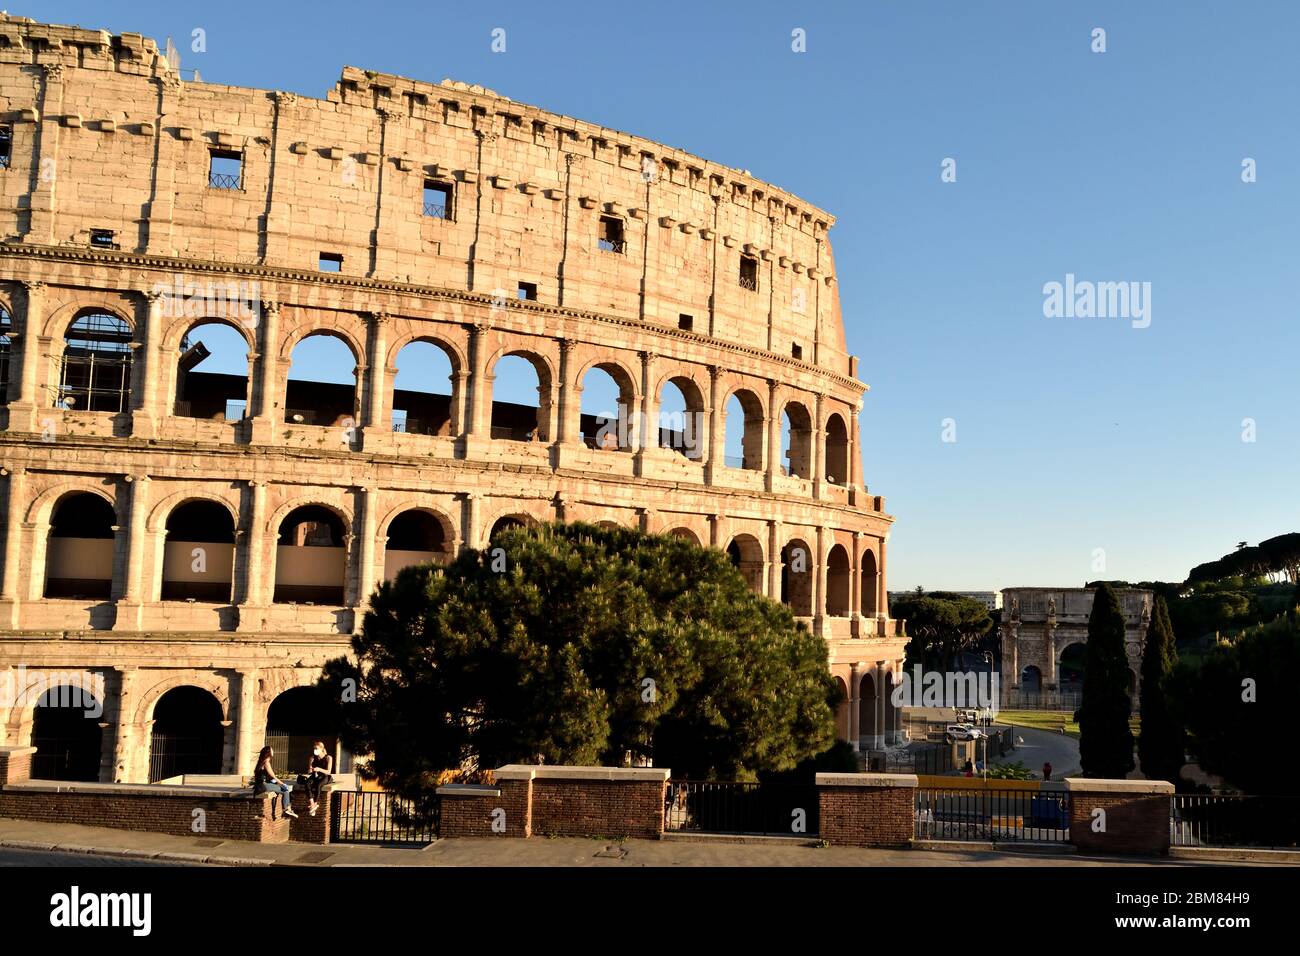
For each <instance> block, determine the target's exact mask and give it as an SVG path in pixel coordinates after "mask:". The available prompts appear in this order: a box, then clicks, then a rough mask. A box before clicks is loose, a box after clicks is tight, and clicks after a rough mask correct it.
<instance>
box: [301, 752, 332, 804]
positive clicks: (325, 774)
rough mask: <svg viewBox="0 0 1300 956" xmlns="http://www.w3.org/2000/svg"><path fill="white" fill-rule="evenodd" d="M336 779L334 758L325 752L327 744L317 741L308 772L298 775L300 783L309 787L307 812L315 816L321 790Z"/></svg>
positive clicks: (308, 765)
mask: <svg viewBox="0 0 1300 956" xmlns="http://www.w3.org/2000/svg"><path fill="white" fill-rule="evenodd" d="M333 779H334V758H333V757H331V756H330V755H329V754H327V753H326V752H325V744H324V743H323V742H322V741H319V740H318V741H316V742H315V743H314V744H312V745H311V761H310V762H309V763H308V764H307V772H306V773H305V774H299V775H298V783H300V784H301V785H302V786H304V787H306V788H307V800H308V803H307V812H308V813H310V814H311V815H312V816H313V817H314V816H315V815H316V811H317V810H318V809H320V792H321V788H323V787H324V786H325V784H327V783H330V782H331V781H332V780H333Z"/></svg>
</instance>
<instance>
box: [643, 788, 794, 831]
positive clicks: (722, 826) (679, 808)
mask: <svg viewBox="0 0 1300 956" xmlns="http://www.w3.org/2000/svg"><path fill="white" fill-rule="evenodd" d="M664 829H665V830H668V831H671V832H694V833H745V834H754V835H768V836H808V835H813V834H816V833H817V829H818V802H817V787H816V786H815V785H813V784H806V785H805V784H788V783H737V782H727V781H716V780H704V781H698V782H696V781H689V780H670V781H668V790H667V793H666V795H665V798H664Z"/></svg>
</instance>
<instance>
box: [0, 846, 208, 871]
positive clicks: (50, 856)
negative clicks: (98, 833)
mask: <svg viewBox="0 0 1300 956" xmlns="http://www.w3.org/2000/svg"><path fill="white" fill-rule="evenodd" d="M183 865H184V864H179V863H169V862H167V861H166V860H138V859H131V858H130V857H122V856H100V855H99V854H97V853H62V852H60V851H58V850H17V849H11V848H6V847H0V867H3V866H183Z"/></svg>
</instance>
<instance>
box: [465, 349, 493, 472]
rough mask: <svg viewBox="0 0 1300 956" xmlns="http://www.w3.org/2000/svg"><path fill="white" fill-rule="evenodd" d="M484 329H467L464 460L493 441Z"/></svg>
mask: <svg viewBox="0 0 1300 956" xmlns="http://www.w3.org/2000/svg"><path fill="white" fill-rule="evenodd" d="M487 348H488V343H487V326H486V325H484V324H482V323H476V324H475V325H473V326H472V327H471V328H470V350H469V351H470V362H471V363H472V366H473V368H472V371H471V374H470V381H469V386H470V397H469V424H468V427H466V429H465V435H464V439H463V440H464V445H465V453H466V455H467V456H469V455H470V454H471V449H472V450H473V453H474V454H475V455H476V456H477V455H478V454H481V453H482V452H483V451H485V450H486V448H487V444H488V442H490V441H491V440H492V380H491V379H490V378H489V377H488V372H487V360H488V357H487Z"/></svg>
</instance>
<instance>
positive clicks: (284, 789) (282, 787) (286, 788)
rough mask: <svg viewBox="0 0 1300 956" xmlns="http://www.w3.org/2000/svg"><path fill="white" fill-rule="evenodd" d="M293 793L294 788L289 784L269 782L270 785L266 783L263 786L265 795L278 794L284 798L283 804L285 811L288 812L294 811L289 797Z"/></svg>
mask: <svg viewBox="0 0 1300 956" xmlns="http://www.w3.org/2000/svg"><path fill="white" fill-rule="evenodd" d="M292 791H293V787H291V786H290V785H289V784H287V783H269V782H268V783H264V784H262V792H263V793H278V794H280V795H281V796H282V797H283V798H284V799H283V800H282V801H281V802H282V803H283V804H284V809H286V810H292V809H293V803H292V798H291V797H290V796H289V794H290V793H291V792H292Z"/></svg>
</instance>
